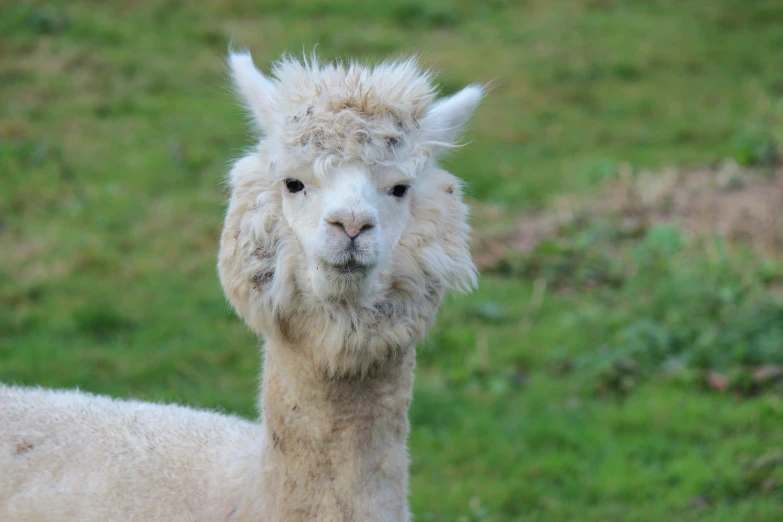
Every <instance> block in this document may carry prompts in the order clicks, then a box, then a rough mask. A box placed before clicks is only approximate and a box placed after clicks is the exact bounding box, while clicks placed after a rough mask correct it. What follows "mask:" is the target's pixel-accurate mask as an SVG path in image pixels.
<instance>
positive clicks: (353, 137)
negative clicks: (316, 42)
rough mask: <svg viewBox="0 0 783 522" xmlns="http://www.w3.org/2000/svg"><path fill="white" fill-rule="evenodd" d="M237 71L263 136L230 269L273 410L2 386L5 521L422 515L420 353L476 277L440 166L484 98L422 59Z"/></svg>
mask: <svg viewBox="0 0 783 522" xmlns="http://www.w3.org/2000/svg"><path fill="white" fill-rule="evenodd" d="M230 65H231V69H232V76H233V79H234V83H235V85H236V87H237V89H238V91H239V94H240V96H241V98H242V99H243V100H244V101H245V103H246V104H247V106H248V108H249V109H250V110H251V112H252V114H253V116H254V118H255V123H256V124H257V126H258V127H260V129H261V130H262V131H263V134H264V137H263V139H261V140H260V141H259V143H258V144H257V146H256V147H255V148H254V149H253V150H251V151H249V152H248V154H247V155H246V156H245V157H243V158H242V159H240V160H238V161H237V162H236V163H235V164H234V166H233V168H232V169H231V172H230V174H229V176H228V178H229V185H230V188H231V199H230V202H229V205H228V210H227V213H226V218H225V223H224V227H223V232H222V234H221V238H220V252H219V254H218V275H219V277H220V281H221V285H222V287H223V291H224V293H225V295H226V297H227V298H228V300H229V301H230V303H231V305H232V306H233V307H234V309H235V310H236V312H237V314H238V315H239V316H240V317H241V318H242V319H243V320H244V321H245V323H246V324H247V325H248V326H249V327H250V328H251V329H252V330H253V331H254V332H255V333H257V334H258V335H259V336H261V337H263V338H264V341H265V342H264V349H263V357H264V369H263V375H262V385H261V397H260V401H259V406H260V410H261V411H260V413H261V419H260V421H259V422H258V423H253V422H248V421H245V420H242V419H239V418H236V417H232V416H226V415H219V414H216V413H209V412H205V411H200V410H194V409H189V408H185V407H180V406H166V405H158V404H148V403H141V402H135V401H122V400H112V399H108V398H103V397H96V396H92V395H89V394H84V393H81V392H74V391H44V390H40V389H29V388H13V387H3V386H0V520H2V521H3V522H22V521H24V522H60V521H66V520H67V521H77V520H78V521H87V522H90V521H98V520H100V521H118V522H119V521H131V520H143V521H145V522H158V521H167V522H172V521H175V522H176V521H194V522H196V521H198V522H210V521H213V520H214V521H224V522H239V521H247V522H315V521H323V522H407V521H408V520H409V518H410V516H409V512H408V501H407V493H408V491H407V490H408V456H407V450H406V439H407V436H408V419H407V411H408V407H409V405H410V403H411V398H412V390H413V369H414V366H415V345H416V342H417V341H418V340H419V339H421V338H422V337H424V336H425V335H426V334H427V332H428V330H429V328H430V327H431V326H432V324H433V322H434V320H435V315H436V312H437V309H438V307H439V306H440V304H441V302H442V300H443V297H444V296H445V294H446V292H447V291H449V290H456V291H469V290H470V289H472V288H473V287H474V286H475V284H476V270H475V267H474V265H473V262H472V260H471V256H470V251H469V248H468V235H469V230H470V229H469V227H468V224H467V207H466V206H465V205H464V203H463V202H462V191H461V183H460V181H459V180H458V179H457V178H456V177H454V176H453V175H451V174H449V173H448V172H445V171H443V170H441V169H439V168H438V167H437V164H436V161H435V160H436V157H437V156H438V154H440V152H442V150H443V149H445V148H449V147H452V146H455V144H454V141H455V138H456V134H457V131H458V130H459V129H460V127H461V126H462V125H463V124H464V123H465V121H466V120H467V119H468V118H469V116H470V114H471V113H472V111H473V109H474V108H475V106H476V105H477V104H478V102H479V100H480V98H481V94H482V91H481V89H480V88H478V87H475V86H473V87H467V88H465V89H464V90H463V91H460V92H458V93H456V94H454V95H452V96H449V97H446V98H443V99H441V100H437V101H436V100H435V95H434V89H433V87H432V84H431V82H430V76H429V74H428V73H421V72H420V71H418V69H417V68H416V67H415V64H414V63H413V61H411V60H408V61H404V62H397V63H394V62H387V63H384V64H381V65H380V66H377V67H375V68H368V67H365V66H361V65H358V64H351V65H350V66H348V67H345V66H343V65H340V64H337V65H322V64H319V63H318V62H317V61H315V60H313V61H305V63H299V62H295V61H293V60H291V59H288V58H286V59H283V60H282V61H281V62H279V63H278V64H277V65H276V67H275V69H274V72H275V76H276V80H275V81H273V80H270V79H269V78H267V77H265V76H264V75H262V74H261V73H260V72H258V71H257V70H256V69H255V67H254V65H253V63H252V60H251V59H250V56H249V55H247V54H235V55H232V56H231V58H230Z"/></svg>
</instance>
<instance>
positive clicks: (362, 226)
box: [329, 217, 375, 241]
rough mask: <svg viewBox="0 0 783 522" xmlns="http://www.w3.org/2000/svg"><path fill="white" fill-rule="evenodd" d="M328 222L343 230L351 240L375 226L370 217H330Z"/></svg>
mask: <svg viewBox="0 0 783 522" xmlns="http://www.w3.org/2000/svg"><path fill="white" fill-rule="evenodd" d="M329 224H330V225H332V226H334V227H337V228H339V229H341V230H342V231H343V232H345V235H346V236H348V237H349V238H351V241H353V240H354V239H356V238H357V237H359V234H361V233H362V232H366V231H367V230H371V229H373V228H375V223H374V221H373V220H372V219H371V218H364V219H362V218H357V217H352V218H350V219H342V220H341V219H332V220H329Z"/></svg>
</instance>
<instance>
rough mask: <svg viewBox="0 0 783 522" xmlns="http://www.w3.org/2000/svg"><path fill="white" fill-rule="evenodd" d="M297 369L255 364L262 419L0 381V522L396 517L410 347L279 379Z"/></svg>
mask: <svg viewBox="0 0 783 522" xmlns="http://www.w3.org/2000/svg"><path fill="white" fill-rule="evenodd" d="M294 364H295V365H296V367H295V368H293V365H294ZM306 366H307V363H305V362H303V361H301V360H300V359H299V358H298V357H295V356H294V357H291V358H287V359H286V360H275V359H271V360H270V359H269V358H267V365H266V369H265V378H264V384H263V390H264V391H263V394H262V395H263V397H264V399H262V400H264V408H263V415H264V419H265V421H264V422H263V423H255V422H249V421H246V420H243V419H240V418H237V417H234V416H230V415H222V414H218V413H214V412H209V411H204V410H196V409H192V408H187V407H183V406H177V405H166V404H153V403H149V402H139V401H129V400H118V399H110V398H108V397H102V396H96V395H91V394H87V393H84V392H79V391H70V390H68V391H66V390H57V391H55V390H44V389H39V388H19V387H5V386H1V385H0V419H2V420H3V422H2V423H1V424H0V492H2V496H0V514H2V520H3V522H17V521H19V522H21V521H25V522H60V521H63V522H65V521H69V522H73V521H76V520H78V521H80V522H92V521H95V522H98V521H100V522H109V521H118V522H119V521H132V520H143V521H146V522H164V521H166V522H179V521H183V522H185V521H199V522H210V521H215V522H244V521H247V522H251V521H253V522H264V521H267V520H269V521H275V522H295V521H299V522H301V521H344V522H354V521H356V522H358V521H365V520H372V521H378V522H387V521H389V522H391V521H404V520H407V501H406V494H407V483H406V481H407V472H406V469H407V455H406V449H405V439H406V436H407V433H408V423H407V417H406V413H407V408H408V405H409V404H410V400H411V391H412V384H413V350H412V349H411V350H410V351H409V352H408V353H407V354H406V355H405V356H403V357H402V358H400V359H399V360H396V361H394V363H392V364H390V365H389V366H388V367H386V368H385V370H384V371H382V372H379V373H378V374H376V375H373V376H370V377H368V378H366V379H363V380H362V381H361V382H358V381H347V382H342V383H335V382H330V381H327V380H323V379H321V378H320V377H318V376H317V375H316V376H314V377H313V378H311V379H307V380H306V381H302V380H299V381H288V380H286V379H285V378H283V376H286V375H287V374H289V373H290V372H291V371H292V370H294V371H296V372H297V373H298V372H299V371H300V370H301V369H302V368H304V367H306ZM42 471H43V472H42ZM270 513H274V515H270Z"/></svg>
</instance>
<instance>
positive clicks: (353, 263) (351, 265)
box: [329, 259, 372, 274]
mask: <svg viewBox="0 0 783 522" xmlns="http://www.w3.org/2000/svg"><path fill="white" fill-rule="evenodd" d="M329 267H330V268H332V269H334V270H336V271H337V272H340V273H341V274H364V273H365V272H367V271H368V270H370V269H371V268H372V265H367V264H364V263H360V262H359V261H357V260H355V259H349V260H348V261H345V262H344V263H336V264H332V263H330V264H329Z"/></svg>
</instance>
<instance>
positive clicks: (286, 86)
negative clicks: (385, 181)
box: [272, 57, 435, 164]
mask: <svg viewBox="0 0 783 522" xmlns="http://www.w3.org/2000/svg"><path fill="white" fill-rule="evenodd" d="M272 74H273V76H274V78H275V80H276V83H277V85H276V87H277V89H276V90H277V96H278V99H277V104H276V105H277V110H278V112H279V114H278V117H279V118H280V120H279V121H280V123H281V124H282V129H281V130H282V132H281V135H280V138H281V139H282V142H283V143H282V144H283V145H284V146H286V147H290V148H292V149H295V150H296V151H297V152H298V153H300V154H303V155H305V156H307V157H309V159H310V160H313V159H315V157H316V156H320V157H321V159H325V158H326V157H330V158H331V160H332V161H335V160H336V161H345V160H352V159H357V160H360V161H363V162H365V163H369V164H372V163H384V162H395V161H399V160H401V159H404V158H408V157H410V156H411V155H412V154H413V153H414V152H415V149H416V145H417V143H416V141H417V140H416V138H417V135H418V134H419V133H417V130H418V129H419V123H418V120H419V119H420V118H421V117H422V116H424V114H425V113H426V111H427V109H428V108H429V106H430V105H431V103H432V102H433V100H434V98H435V89H434V87H433V85H432V75H431V73H430V71H428V70H427V71H422V70H421V69H420V68H419V67H418V65H417V63H416V61H415V59H413V58H409V59H406V60H402V61H386V62H383V63H381V64H379V65H376V66H367V65H362V64H359V63H356V62H352V63H349V64H343V63H340V62H338V63H330V64H323V63H319V62H318V61H317V60H316V59H315V58H313V59H305V60H303V61H298V60H294V59H292V58H290V57H285V58H283V59H282V60H280V61H279V62H277V63H276V64H275V65H274V67H273V68H272ZM303 159H304V158H303Z"/></svg>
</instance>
